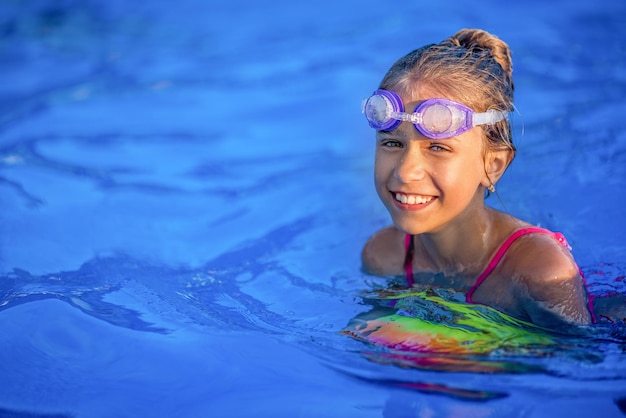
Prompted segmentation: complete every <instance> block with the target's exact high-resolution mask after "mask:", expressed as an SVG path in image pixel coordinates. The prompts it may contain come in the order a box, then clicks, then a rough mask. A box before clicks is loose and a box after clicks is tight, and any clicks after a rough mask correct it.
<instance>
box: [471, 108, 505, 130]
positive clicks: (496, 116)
mask: <svg viewBox="0 0 626 418" xmlns="http://www.w3.org/2000/svg"><path fill="white" fill-rule="evenodd" d="M506 117H507V112H500V111H499V110H494V109H490V110H488V111H486V112H484V113H474V115H473V116H472V125H474V126H477V125H491V124H494V123H496V122H500V121H501V120H504V119H506Z"/></svg>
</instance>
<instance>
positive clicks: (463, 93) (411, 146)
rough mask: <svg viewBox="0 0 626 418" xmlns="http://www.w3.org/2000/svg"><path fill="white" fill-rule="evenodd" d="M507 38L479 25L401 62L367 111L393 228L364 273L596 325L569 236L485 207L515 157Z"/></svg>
mask: <svg viewBox="0 0 626 418" xmlns="http://www.w3.org/2000/svg"><path fill="white" fill-rule="evenodd" d="M511 73H512V63H511V55H510V51H509V48H508V46H507V45H506V44H505V43H504V42H503V41H501V40H500V39H498V38H497V37H495V36H493V35H491V34H489V33H487V32H485V31H482V30H477V29H464V30H461V31H459V32H458V33H456V34H455V35H454V36H452V37H451V38H449V39H446V40H444V41H443V42H441V43H440V44H437V45H427V46H424V47H422V48H420V49H417V50H415V51H413V52H411V53H409V54H408V55H406V56H405V57H403V58H401V59H400V60H398V61H397V62H396V63H395V64H393V66H392V67H391V69H390V70H389V71H388V72H387V74H386V75H385V77H384V78H383V80H382V82H381V83H380V87H379V89H378V90H376V91H375V92H374V94H373V95H372V96H371V97H370V98H369V99H367V100H366V101H365V103H364V105H363V112H364V113H365V115H366V117H367V119H368V121H369V123H370V126H371V127H372V128H374V129H376V161H375V184H376V191H377V192H378V195H379V196H380V199H381V200H382V202H383V203H384V205H385V206H386V208H387V210H388V211H389V213H390V215H391V218H392V219H393V223H394V225H393V226H390V227H387V228H384V229H382V230H380V231H378V232H377V233H375V234H374V235H373V236H372V237H371V238H370V239H369V240H368V242H367V243H366V245H365V247H364V249H363V254H362V256H363V264H364V267H365V269H366V270H367V271H368V272H370V273H372V274H376V275H384V276H387V275H405V274H406V279H407V282H408V284H409V286H413V285H414V284H423V285H427V286H438V287H446V288H452V289H455V290H458V291H462V292H464V293H465V295H466V300H467V301H468V302H470V303H478V304H484V305H489V306H491V307H493V308H496V309H498V310H500V311H502V312H504V313H506V314H509V315H511V316H513V317H516V318H519V319H522V320H526V321H529V322H533V323H535V324H537V325H541V326H547V327H558V326H560V325H564V324H570V325H585V324H589V323H590V322H591V321H592V317H591V314H590V311H589V310H588V301H587V296H586V292H585V288H584V281H583V279H582V277H581V275H580V273H579V269H578V266H577V265H576V262H575V261H574V259H573V257H572V255H571V254H570V252H569V248H568V245H567V242H566V241H565V238H564V237H563V236H562V235H560V234H558V233H553V232H550V231H548V230H545V229H540V228H535V227H533V226H532V225H530V224H528V223H526V222H523V221H521V220H519V219H516V218H514V217H513V216H510V215H508V214H505V213H502V212H500V211H497V210H494V209H492V208H490V207H487V206H486V205H485V202H484V198H485V194H486V193H487V191H489V192H491V193H494V192H495V188H496V184H497V182H498V180H499V179H500V178H501V177H502V175H503V174H504V171H505V170H506V169H507V167H508V165H509V163H510V162H511V161H512V159H513V157H514V154H515V147H514V146H513V143H512V138H511V129H510V124H509V120H508V114H509V112H511V111H512V110H513V79H512V75H511Z"/></svg>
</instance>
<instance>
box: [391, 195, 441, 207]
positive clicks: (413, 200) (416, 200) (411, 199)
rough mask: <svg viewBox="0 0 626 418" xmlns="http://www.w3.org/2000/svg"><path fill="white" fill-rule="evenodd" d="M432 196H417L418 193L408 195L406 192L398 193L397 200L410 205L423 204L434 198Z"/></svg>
mask: <svg viewBox="0 0 626 418" xmlns="http://www.w3.org/2000/svg"><path fill="white" fill-rule="evenodd" d="M432 199H433V198H432V196H428V197H427V196H416V195H413V194H412V195H406V194H404V193H396V200H397V201H398V202H400V203H404V204H409V205H422V204H424V203H428V202H430V201H431V200H432Z"/></svg>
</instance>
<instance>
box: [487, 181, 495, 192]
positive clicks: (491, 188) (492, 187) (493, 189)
mask: <svg viewBox="0 0 626 418" xmlns="http://www.w3.org/2000/svg"><path fill="white" fill-rule="evenodd" d="M487 190H489V193H495V192H496V185H495V184H493V183H491V185H490V186H489V187H487Z"/></svg>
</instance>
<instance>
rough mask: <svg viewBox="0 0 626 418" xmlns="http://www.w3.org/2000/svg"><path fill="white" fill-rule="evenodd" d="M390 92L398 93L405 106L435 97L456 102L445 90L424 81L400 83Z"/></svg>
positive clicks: (455, 98)
mask: <svg viewBox="0 0 626 418" xmlns="http://www.w3.org/2000/svg"><path fill="white" fill-rule="evenodd" d="M390 90H392V91H395V92H396V93H398V94H399V95H400V98H401V99H402V101H403V102H404V103H405V104H406V103H411V102H421V101H424V100H426V99H432V98H435V97H437V98H441V99H448V100H454V101H458V98H457V97H454V95H452V94H450V93H449V92H448V91H447V89H444V88H442V87H441V86H439V85H437V84H435V83H429V82H426V81H416V82H413V83H402V84H399V85H396V86H393V87H392V88H391V89H390Z"/></svg>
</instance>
